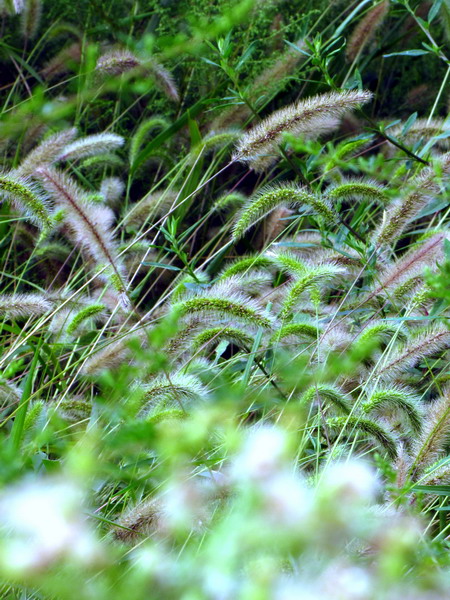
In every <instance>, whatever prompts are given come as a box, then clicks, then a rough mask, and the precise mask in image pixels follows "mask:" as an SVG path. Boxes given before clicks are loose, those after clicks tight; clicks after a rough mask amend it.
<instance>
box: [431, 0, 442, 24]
mask: <svg viewBox="0 0 450 600" xmlns="http://www.w3.org/2000/svg"><path fill="white" fill-rule="evenodd" d="M441 6H442V0H434V2H433V6H432V7H431V8H430V10H429V11H428V23H431V21H433V19H434V18H435V16H436V15H437V14H438V12H439V11H440V9H441Z"/></svg>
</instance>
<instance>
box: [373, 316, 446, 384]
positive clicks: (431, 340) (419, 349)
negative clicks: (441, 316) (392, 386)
mask: <svg viewBox="0 0 450 600" xmlns="http://www.w3.org/2000/svg"><path fill="white" fill-rule="evenodd" d="M449 347H450V330H449V329H447V328H446V327H444V326H440V325H437V326H434V327H431V328H429V329H427V330H425V331H424V332H422V333H420V334H418V335H417V336H416V337H415V338H412V339H410V340H409V341H408V342H407V343H405V344H404V345H403V346H402V347H400V348H399V349H398V350H396V351H395V352H394V353H392V354H391V355H390V356H389V358H388V360H387V361H386V362H385V363H384V364H382V365H381V366H379V367H377V368H376V371H375V373H374V375H375V376H376V377H379V378H380V379H381V380H383V381H389V380H392V379H395V378H396V377H398V376H399V375H401V374H402V373H403V372H405V371H406V370H408V369H410V368H411V367H414V366H415V365H416V364H417V363H418V362H419V361H420V360H421V359H422V358H425V357H426V356H431V355H433V354H435V353H437V352H441V351H442V350H446V349H447V348H449Z"/></svg>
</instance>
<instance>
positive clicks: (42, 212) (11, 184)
mask: <svg viewBox="0 0 450 600" xmlns="http://www.w3.org/2000/svg"><path fill="white" fill-rule="evenodd" d="M2 198H3V199H5V200H8V201H9V202H10V203H11V204H12V206H13V207H14V208H15V209H17V210H19V212H21V213H22V214H24V215H25V216H26V217H28V218H29V219H30V220H31V221H32V222H33V223H34V224H35V225H36V226H37V227H39V228H40V229H42V230H44V231H48V230H50V229H51V228H52V227H53V221H52V218H51V215H50V212H49V208H48V200H47V198H46V197H45V196H44V195H43V194H42V192H41V191H40V190H39V189H38V188H37V186H36V184H35V183H34V182H31V181H29V179H27V178H21V177H15V176H14V175H0V199H2Z"/></svg>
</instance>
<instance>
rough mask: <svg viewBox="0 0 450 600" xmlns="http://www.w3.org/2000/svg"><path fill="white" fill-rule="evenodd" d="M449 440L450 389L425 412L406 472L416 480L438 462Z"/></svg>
mask: <svg viewBox="0 0 450 600" xmlns="http://www.w3.org/2000/svg"><path fill="white" fill-rule="evenodd" d="M449 440H450V389H448V388H447V389H446V390H444V392H443V394H442V396H441V397H440V398H439V399H438V400H435V401H434V402H433V403H432V404H431V405H430V406H429V407H428V410H427V415H426V417H425V421H424V427H423V431H422V434H421V436H420V437H419V438H418V439H416V440H415V442H414V445H413V448H412V461H411V465H410V467H409V470H408V474H409V475H410V477H411V479H413V480H416V479H417V478H418V476H419V475H420V474H421V473H422V472H423V471H424V470H425V468H426V467H428V466H429V465H431V464H432V463H434V462H435V461H436V460H438V459H439V458H440V457H441V456H442V454H443V452H444V449H445V447H446V445H447V444H448V441H449Z"/></svg>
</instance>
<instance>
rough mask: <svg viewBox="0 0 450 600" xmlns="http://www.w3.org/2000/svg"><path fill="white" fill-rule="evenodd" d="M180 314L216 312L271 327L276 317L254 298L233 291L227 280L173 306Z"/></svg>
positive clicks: (245, 321) (250, 323)
mask: <svg viewBox="0 0 450 600" xmlns="http://www.w3.org/2000/svg"><path fill="white" fill-rule="evenodd" d="M173 309H174V310H176V311H178V312H179V314H180V315H182V316H183V315H188V314H194V313H199V314H206V315H208V314H211V313H213V314H214V313H216V314H219V315H221V316H223V317H225V318H227V317H228V318H229V319H230V320H233V321H234V320H235V319H238V320H241V321H243V322H244V323H248V324H249V325H256V326H258V327H264V328H268V329H270V328H271V327H272V325H273V323H274V317H273V316H272V315H270V314H268V313H266V312H265V311H264V310H263V309H262V308H261V307H260V306H259V304H257V303H256V302H255V301H254V300H252V299H251V298H248V297H247V296H244V295H243V294H239V293H236V292H233V291H231V289H230V286H229V285H228V283H227V281H225V282H224V283H223V284H217V285H216V286H214V287H213V288H211V289H208V290H205V291H204V292H202V293H201V294H198V295H195V296H194V295H193V296H189V297H187V298H186V299H183V300H181V301H180V302H178V303H176V304H175V305H174V306H173Z"/></svg>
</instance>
